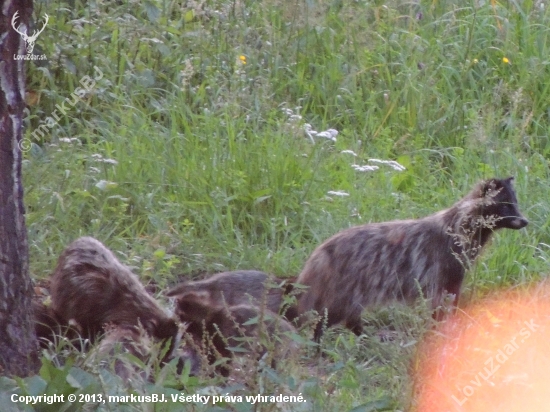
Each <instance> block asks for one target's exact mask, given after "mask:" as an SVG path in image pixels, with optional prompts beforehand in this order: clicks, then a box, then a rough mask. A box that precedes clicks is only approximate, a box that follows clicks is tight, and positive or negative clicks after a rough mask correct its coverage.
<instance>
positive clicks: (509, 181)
mask: <svg viewBox="0 0 550 412" xmlns="http://www.w3.org/2000/svg"><path fill="white" fill-rule="evenodd" d="M504 181H505V182H508V183H512V182H513V181H514V176H510V177H507V178H506V179H504Z"/></svg>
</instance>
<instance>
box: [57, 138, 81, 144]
mask: <svg viewBox="0 0 550 412" xmlns="http://www.w3.org/2000/svg"><path fill="white" fill-rule="evenodd" d="M59 142H60V143H76V144H78V145H81V144H82V142H81V141H80V140H79V139H77V138H76V137H60V138H59Z"/></svg>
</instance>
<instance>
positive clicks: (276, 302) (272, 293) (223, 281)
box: [167, 270, 294, 317]
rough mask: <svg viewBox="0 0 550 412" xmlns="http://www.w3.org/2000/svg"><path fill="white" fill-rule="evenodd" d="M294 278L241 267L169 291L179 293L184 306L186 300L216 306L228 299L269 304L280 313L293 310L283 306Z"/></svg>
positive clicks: (228, 302)
mask: <svg viewBox="0 0 550 412" xmlns="http://www.w3.org/2000/svg"><path fill="white" fill-rule="evenodd" d="M293 281H294V279H279V278H276V277H274V276H271V275H268V274H267V273H264V272H260V271H258V270H237V271H233V272H222V273H217V274H215V275H213V276H211V277H209V278H207V279H203V280H199V281H195V282H186V283H182V284H180V285H178V286H176V287H174V288H173V289H171V290H170V291H168V293H167V295H168V296H177V298H178V302H179V304H180V306H181V305H183V304H184V302H186V301H187V303H188V305H187V306H190V305H195V304H199V305H201V306H202V307H214V306H216V305H218V304H222V302H225V304H226V306H229V307H231V306H237V305H254V306H262V307H263V306H264V305H265V307H266V308H267V309H268V310H270V311H271V312H274V313H280V312H281V311H283V312H287V311H290V310H291V309H288V307H287V306H284V307H283V308H282V307H281V306H282V305H283V302H284V297H285V296H286V295H290V294H291V292H292V287H293V285H292V282H293ZM285 314H286V313H285ZM288 317H291V316H288Z"/></svg>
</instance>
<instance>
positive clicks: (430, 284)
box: [297, 217, 463, 330]
mask: <svg viewBox="0 0 550 412" xmlns="http://www.w3.org/2000/svg"><path fill="white" fill-rule="evenodd" d="M432 220H433V218H432V217H428V218H424V219H419V220H404V221H393V222H385V223H375V224H366V225H362V226H357V227H352V228H350V229H347V230H344V231H342V232H340V233H337V234H336V235H334V236H333V237H331V238H329V239H328V240H327V241H325V242H324V243H323V244H322V245H321V246H319V247H318V248H317V249H316V250H315V251H314V252H313V253H312V255H311V256H310V258H309V259H308V261H307V262H306V264H305V266H304V269H303V270H302V272H301V273H300V275H299V276H298V279H297V283H298V284H303V285H305V286H308V287H309V289H307V290H306V291H305V292H303V294H302V296H301V297H300V299H299V309H298V312H299V313H305V312H307V311H310V310H316V311H317V312H318V313H320V314H323V311H324V310H325V309H326V310H327V311H328V314H329V319H330V322H329V323H330V324H335V323H339V322H341V321H345V322H346V325H347V326H348V327H350V328H351V329H353V330H359V329H360V327H357V328H356V326H357V324H360V315H361V312H362V311H363V309H364V308H366V307H370V306H376V305H382V304H385V303H386V302H388V301H392V300H398V301H404V302H411V301H414V300H415V299H416V298H418V296H419V294H420V293H419V288H420V289H421V290H422V291H423V292H424V293H425V294H426V295H427V296H430V297H433V298H434V304H435V300H437V299H438V298H439V296H434V295H436V294H437V293H436V290H438V289H439V286H440V285H439V277H438V276H437V275H438V274H439V273H440V272H441V271H443V270H445V269H446V268H447V269H448V270H450V271H454V272H456V271H458V273H457V275H458V277H459V278H460V281H461V280H462V279H461V276H463V269H462V268H461V267H460V264H459V263H458V261H456V259H454V258H453V259H446V258H445V257H444V256H443V255H442V247H441V246H442V244H449V236H448V235H447V234H446V233H445V231H444V228H442V227H441V225H438V224H437V222H433V221H432Z"/></svg>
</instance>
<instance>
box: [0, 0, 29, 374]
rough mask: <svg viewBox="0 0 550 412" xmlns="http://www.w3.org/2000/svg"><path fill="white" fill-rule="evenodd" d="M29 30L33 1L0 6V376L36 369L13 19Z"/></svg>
mask: <svg viewBox="0 0 550 412" xmlns="http://www.w3.org/2000/svg"><path fill="white" fill-rule="evenodd" d="M16 11H19V19H18V23H19V24H25V25H26V26H27V27H28V22H29V18H30V16H31V13H32V0H0V374H2V375H17V376H26V375H29V374H31V373H32V372H34V371H36V369H37V367H38V351H37V342H36V336H35V332H34V322H33V314H32V305H31V302H32V294H33V287H32V282H31V279H30V277H29V264H28V244H27V231H26V226H25V210H24V208H23V187H22V182H21V149H20V147H19V144H20V142H21V141H22V136H21V126H22V119H23V110H24V108H25V101H24V98H25V70H24V69H25V68H24V64H23V60H15V59H14V54H21V55H22V54H26V52H25V48H24V46H25V45H24V42H23V40H22V39H21V36H20V35H19V34H18V33H17V32H16V31H15V30H14V29H13V28H12V25H11V20H12V16H13V14H14V13H15V12H16Z"/></svg>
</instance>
